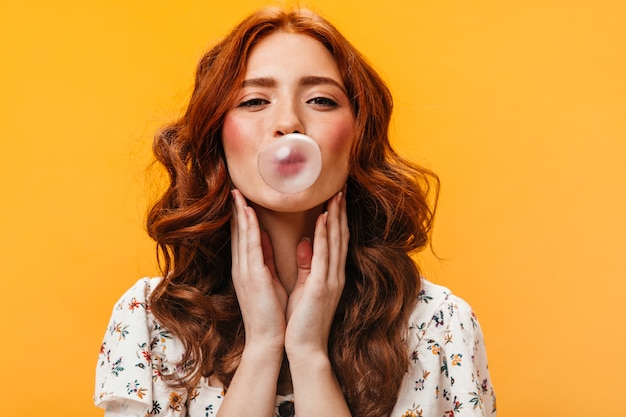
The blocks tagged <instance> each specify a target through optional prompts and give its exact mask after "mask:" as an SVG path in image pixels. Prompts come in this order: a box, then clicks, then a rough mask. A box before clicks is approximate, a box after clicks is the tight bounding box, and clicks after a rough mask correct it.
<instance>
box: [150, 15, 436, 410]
mask: <svg viewBox="0 0 626 417" xmlns="http://www.w3.org/2000/svg"><path fill="white" fill-rule="evenodd" d="M277 31H283V32H289V33H300V34H306V35H308V36H311V37H312V38H314V39H316V40H318V41H319V42H321V43H322V44H323V45H324V46H325V47H326V48H327V49H328V50H329V51H330V53H331V54H332V55H333V56H334V58H335V60H336V62H337V65H338V67H339V70H340V72H341V75H342V77H343V82H344V85H345V88H346V90H347V92H348V96H349V98H350V102H351V106H352V109H353V111H354V114H355V117H356V126H357V134H356V140H355V141H354V144H353V148H352V150H351V156H350V158H351V161H350V162H351V164H350V167H351V168H350V172H349V178H348V193H347V207H348V222H349V228H350V244H349V249H348V258H347V262H346V284H345V288H344V291H343V295H342V299H341V301H340V305H339V307H338V309H337V313H336V317H335V320H334V323H333V325H332V329H331V336H330V340H329V355H330V360H331V363H332V366H333V369H334V370H335V373H336V375H337V378H338V380H339V383H340V385H341V387H342V390H343V392H344V395H345V397H346V400H347V402H348V405H349V407H350V409H351V411H352V412H353V413H354V415H359V416H364V417H365V416H371V417H374V416H377V417H378V416H383V415H389V414H390V413H391V410H392V409H393V407H394V405H395V402H396V398H397V394H398V390H399V388H400V384H401V382H402V379H403V377H404V375H405V373H406V371H407V369H408V366H409V353H408V351H407V348H406V346H405V344H404V343H403V339H404V337H405V334H406V331H407V326H408V318H409V315H410V313H411V311H412V310H413V308H414V306H415V303H416V301H417V297H418V294H419V291H420V274H419V271H418V268H417V265H416V264H415V262H414V261H413V259H412V258H411V254H412V253H415V252H417V251H419V250H421V249H423V248H424V247H425V246H426V245H427V244H428V242H429V236H430V230H431V226H432V222H433V216H434V211H435V210H434V207H435V204H436V197H437V192H438V186H439V181H438V179H437V177H436V176H435V175H434V174H433V173H432V172H430V171H428V170H427V169H424V168H422V167H419V166H417V165H415V164H413V163H411V162H409V161H408V160H406V159H404V158H402V157H401V156H400V155H399V154H397V153H396V152H395V151H394V150H393V149H392V147H391V145H390V143H389V138H388V133H387V132H388V128H389V123H390V119H391V112H392V98H391V94H390V92H389V90H388V88H387V86H386V85H385V83H384V82H383V81H382V79H381V78H380V76H379V75H378V74H377V73H376V71H375V70H374V69H373V68H372V67H371V66H370V65H369V64H368V63H367V62H366V60H365V59H364V58H363V57H362V56H361V55H360V53H359V52H358V51H357V50H356V49H355V48H354V47H353V46H352V45H351V44H350V43H349V42H348V41H347V40H346V39H345V38H344V37H343V36H342V35H341V34H340V33H339V31H338V30H337V29H336V28H335V27H333V26H332V25H331V24H330V23H329V22H327V21H326V20H324V19H323V18H321V17H320V16H318V15H316V14H314V13H312V12H310V11H306V10H300V9H297V10H284V9H276V8H271V9H263V10H261V11H258V12H256V13H254V14H252V15H251V16H249V17H248V18H246V19H245V20H243V21H242V22H241V23H240V24H239V25H238V26H236V27H235V28H234V29H233V30H232V31H231V32H230V33H229V34H228V35H227V36H226V37H225V38H224V39H223V40H222V41H221V42H219V43H217V44H216V45H215V46H214V47H213V48H212V49H210V50H209V51H208V52H207V53H206V54H205V55H204V56H203V57H202V58H201V60H200V62H199V64H198V67H197V72H196V78H195V86H194V89H193V93H192V95H191V98H190V100H189V104H188V106H187V108H186V112H185V113H184V114H183V115H182V116H181V117H180V119H179V120H176V121H175V122H173V123H171V124H169V125H168V126H165V127H164V128H163V129H161V130H160V131H159V132H158V133H157V134H156V135H155V139H154V145H153V149H154V154H155V157H156V160H157V161H158V162H160V163H161V164H162V165H163V166H164V167H165V169H166V170H167V173H168V175H169V185H168V187H167V189H166V190H165V192H164V193H163V194H162V196H161V197H160V199H159V200H158V201H157V202H156V203H155V204H154V205H153V206H152V208H151V210H150V211H149V214H148V219H147V229H148V233H149V234H150V236H151V237H152V238H153V239H155V241H156V242H157V256H158V258H159V261H160V265H161V269H162V272H163V280H162V281H161V283H160V284H159V286H158V287H157V288H156V289H155V291H154V292H153V294H152V296H151V300H150V305H151V309H152V311H153V313H154V315H155V317H156V319H157V320H158V321H159V323H160V324H161V325H163V326H164V327H166V328H167V329H168V330H169V331H170V332H171V333H173V334H174V335H176V336H177V337H178V338H179V339H180V340H181V341H182V343H183V344H184V346H185V349H186V352H187V353H186V357H185V358H184V359H183V362H181V364H180V367H179V370H178V372H177V373H176V374H175V376H174V377H173V381H172V383H176V384H178V385H182V386H186V387H187V388H188V389H191V388H193V387H195V386H196V385H197V384H198V383H199V381H200V379H201V378H202V377H208V376H211V375H215V376H217V377H218V378H219V380H220V381H222V382H223V383H224V384H225V387H228V385H229V384H230V381H231V380H232V377H233V374H234V373H235V371H236V369H237V366H238V364H239V361H240V358H241V354H242V351H243V348H244V326H243V321H242V317H241V313H240V310H239V307H238V304H237V297H236V295H235V291H234V289H233V285H232V281H231V253H230V227H229V222H230V218H231V206H232V200H231V194H230V190H231V188H232V184H231V181H230V177H229V173H228V168H227V166H226V162H225V157H224V150H223V147H222V141H221V128H222V123H223V121H224V117H225V114H226V112H227V111H228V109H229V107H230V106H231V105H232V102H233V100H234V99H235V97H234V95H235V94H236V93H237V90H238V88H239V87H240V85H241V84H242V82H243V77H244V74H245V66H246V62H247V59H248V56H249V54H250V51H251V50H252V49H253V48H254V46H255V45H256V44H258V43H259V42H260V41H261V40H263V39H264V38H265V37H266V36H268V35H270V34H272V33H275V32H277Z"/></svg>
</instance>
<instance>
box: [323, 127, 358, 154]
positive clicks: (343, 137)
mask: <svg viewBox="0 0 626 417" xmlns="http://www.w3.org/2000/svg"><path fill="white" fill-rule="evenodd" d="M355 130H356V128H355V123H354V122H353V121H352V120H350V121H348V120H343V121H340V122H337V123H331V124H329V125H328V136H327V138H328V149H329V150H330V151H332V152H333V153H342V152H346V151H349V150H350V147H351V145H352V141H353V140H354V132H355Z"/></svg>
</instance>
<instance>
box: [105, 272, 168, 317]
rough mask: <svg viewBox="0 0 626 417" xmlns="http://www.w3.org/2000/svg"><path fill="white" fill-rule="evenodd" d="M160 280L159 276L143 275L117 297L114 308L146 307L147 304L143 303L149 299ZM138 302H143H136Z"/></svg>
mask: <svg viewBox="0 0 626 417" xmlns="http://www.w3.org/2000/svg"><path fill="white" fill-rule="evenodd" d="M160 282H161V277H153V278H149V277H144V278H141V279H140V280H139V281H137V282H136V283H135V284H134V285H133V286H132V287H130V288H129V289H128V290H126V292H124V294H123V295H122V296H121V297H120V298H119V300H118V301H117V303H116V304H115V307H114V311H115V310H123V309H129V310H131V311H133V310H134V309H136V308H139V307H143V308H148V309H149V305H147V304H145V303H147V302H148V301H149V299H150V295H152V292H153V291H154V289H155V288H156V287H157V285H159V283H160ZM138 303H144V304H143V305H142V304H138Z"/></svg>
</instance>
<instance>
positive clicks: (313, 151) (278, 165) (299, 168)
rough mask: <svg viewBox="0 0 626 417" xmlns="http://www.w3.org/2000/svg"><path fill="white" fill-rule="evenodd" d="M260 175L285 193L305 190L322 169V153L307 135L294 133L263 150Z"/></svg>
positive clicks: (273, 186)
mask: <svg viewBox="0 0 626 417" xmlns="http://www.w3.org/2000/svg"><path fill="white" fill-rule="evenodd" d="M257 162H258V167H259V174H260V175H261V178H263V181H265V182H266V183H267V185H269V186H270V187H272V188H273V189H275V190H276V191H279V192H281V193H285V194H293V193H297V192H300V191H304V190H306V189H307V188H309V187H310V186H311V185H313V184H314V183H315V181H317V178H318V177H319V175H320V172H321V171H322V153H321V151H320V148H319V146H318V145H317V143H316V142H315V141H314V140H313V139H311V138H310V137H308V136H306V135H302V134H300V133H290V134H288V135H285V136H282V137H281V138H279V139H277V140H275V141H274V142H272V143H270V144H269V145H267V146H266V147H265V148H263V149H261V151H260V152H259V155H258V160H257Z"/></svg>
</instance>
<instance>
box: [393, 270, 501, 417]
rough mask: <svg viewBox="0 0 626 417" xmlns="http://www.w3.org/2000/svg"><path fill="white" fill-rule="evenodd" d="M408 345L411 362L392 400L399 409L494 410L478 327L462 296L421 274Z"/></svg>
mask: <svg viewBox="0 0 626 417" xmlns="http://www.w3.org/2000/svg"><path fill="white" fill-rule="evenodd" d="M407 348H408V349H409V353H410V358H411V366H410V368H409V371H408V373H407V375H406V380H405V384H404V386H403V388H402V390H401V394H400V396H399V398H398V403H397V404H396V406H397V408H396V411H397V412H398V413H399V414H398V415H411V413H410V412H411V411H412V412H413V414H415V415H420V412H421V410H422V409H423V410H427V409H428V410H431V411H432V412H433V413H434V412H435V411H436V412H438V413H441V414H440V415H454V414H449V413H451V412H455V411H456V410H458V409H460V408H461V407H463V408H465V409H466V411H469V413H470V414H468V415H471V416H492V415H495V395H494V393H493V388H492V386H491V380H490V377H489V371H488V365H487V357H486V350H485V345H484V341H483V336H482V330H481V328H480V325H479V323H478V320H477V318H476V315H475V314H474V312H473V311H472V308H471V307H470V305H469V304H468V303H467V302H465V300H463V299H462V298H460V297H458V296H456V295H454V294H453V293H452V292H451V291H450V290H449V289H448V288H446V287H443V286H440V285H436V284H433V283H431V282H429V281H427V280H423V281H422V290H421V292H420V294H419V297H418V301H417V303H416V305H415V308H414V311H413V312H412V314H411V316H410V320H409V327H408V334H407ZM394 415H395V414H394ZM429 415H431V414H429ZM432 415H434V414H432Z"/></svg>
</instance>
